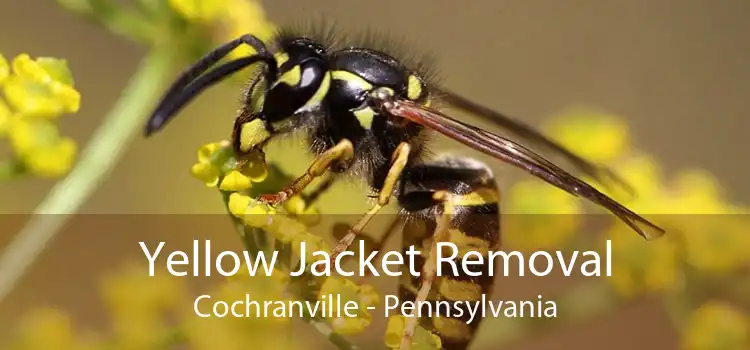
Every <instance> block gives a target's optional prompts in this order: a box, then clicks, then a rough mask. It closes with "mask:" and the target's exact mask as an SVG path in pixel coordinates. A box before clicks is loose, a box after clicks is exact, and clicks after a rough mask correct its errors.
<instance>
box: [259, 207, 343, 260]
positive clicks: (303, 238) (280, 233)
mask: <svg viewBox="0 0 750 350" xmlns="http://www.w3.org/2000/svg"><path fill="white" fill-rule="evenodd" d="M274 220H276V219H275V218H274ZM286 222H288V223H293V222H296V221H294V220H293V219H287V221H286ZM286 227H292V228H295V229H300V228H301V227H304V226H298V225H294V226H292V225H288V226H279V227H278V228H277V229H272V230H269V231H271V233H272V234H273V235H274V237H276V239H278V240H281V239H282V238H286V237H288V238H289V239H290V241H291V242H290V243H291V244H292V252H293V253H294V254H296V255H297V256H300V253H301V251H300V248H301V247H302V242H305V259H307V261H308V263H310V264H311V263H313V262H315V261H317V260H320V259H322V258H321V257H320V256H313V253H315V252H317V251H325V252H330V251H331V247H329V246H328V244H326V242H325V240H324V239H323V237H320V236H318V235H315V234H312V233H309V232H307V231H304V232H302V231H297V230H285V229H284V228H286Z"/></svg>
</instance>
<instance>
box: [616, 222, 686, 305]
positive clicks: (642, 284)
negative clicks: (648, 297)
mask: <svg viewBox="0 0 750 350" xmlns="http://www.w3.org/2000/svg"><path fill="white" fill-rule="evenodd" d="M606 239H610V240H611V241H612V276H611V277H607V278H606V279H607V281H608V282H609V283H610V284H611V285H612V286H613V287H614V289H615V290H616V291H617V292H618V293H619V294H621V295H623V296H625V297H633V296H635V295H637V294H639V293H649V292H663V291H670V290H673V289H675V288H679V287H680V285H681V283H682V281H683V277H682V270H681V268H680V266H679V264H680V260H679V258H680V256H679V255H678V245H677V244H676V242H675V240H674V238H673V237H672V236H664V237H662V238H660V239H658V240H654V241H646V240H644V239H643V238H642V237H640V236H638V235H637V234H635V233H634V232H633V231H632V230H631V229H630V228H629V227H627V226H625V225H616V226H614V227H613V228H612V229H611V230H610V232H609V235H607V237H606Z"/></svg>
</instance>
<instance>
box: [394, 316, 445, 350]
mask: <svg viewBox="0 0 750 350" xmlns="http://www.w3.org/2000/svg"><path fill="white" fill-rule="evenodd" d="M405 328H406V317H404V316H401V315H399V316H391V317H389V318H388V326H387V328H386V330H385V345H386V346H387V347H389V348H391V349H398V348H400V347H401V337H402V336H403V334H404V329H405ZM442 347H443V344H442V341H440V337H438V336H437V335H435V334H434V333H432V332H430V331H428V330H426V329H424V327H422V326H420V325H417V329H416V330H415V331H414V337H413V339H412V343H411V349H414V350H436V349H442Z"/></svg>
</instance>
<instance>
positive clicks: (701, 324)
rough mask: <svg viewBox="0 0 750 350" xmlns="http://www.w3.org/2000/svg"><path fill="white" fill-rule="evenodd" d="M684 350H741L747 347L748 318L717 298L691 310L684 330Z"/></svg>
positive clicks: (749, 326) (749, 333) (749, 325)
mask: <svg viewBox="0 0 750 350" xmlns="http://www.w3.org/2000/svg"><path fill="white" fill-rule="evenodd" d="M685 334H686V338H685V339H684V349H685V350H706V349H722V350H743V349H749V348H750V318H748V316H747V315H744V314H743V313H741V312H739V311H738V310H737V309H736V308H734V307H732V306H731V305H729V304H726V303H724V302H720V301H710V302H707V303H705V304H703V305H702V306H701V307H699V308H698V309H696V310H695V311H693V313H692V315H691V316H690V319H689V320H688V328H687V329H686V331H685Z"/></svg>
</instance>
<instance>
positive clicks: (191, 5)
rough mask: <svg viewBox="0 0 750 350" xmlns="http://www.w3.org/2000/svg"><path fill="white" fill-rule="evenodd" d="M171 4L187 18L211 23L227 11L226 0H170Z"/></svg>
mask: <svg viewBox="0 0 750 350" xmlns="http://www.w3.org/2000/svg"><path fill="white" fill-rule="evenodd" d="M169 6H170V7H172V9H173V10H175V12H177V13H179V14H180V15H181V16H182V17H184V18H185V19H186V20H188V21H191V22H200V23H210V22H213V21H215V20H217V19H220V18H221V16H223V15H225V13H226V12H227V11H226V10H227V6H226V0H208V1H206V0H169Z"/></svg>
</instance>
